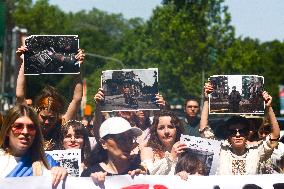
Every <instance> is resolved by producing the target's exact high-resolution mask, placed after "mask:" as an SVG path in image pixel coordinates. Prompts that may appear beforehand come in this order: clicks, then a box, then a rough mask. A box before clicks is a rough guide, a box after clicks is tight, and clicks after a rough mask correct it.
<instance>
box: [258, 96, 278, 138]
mask: <svg viewBox="0 0 284 189" xmlns="http://www.w3.org/2000/svg"><path fill="white" fill-rule="evenodd" d="M262 96H263V99H264V102H265V107H266V113H267V116H268V119H269V122H270V124H271V134H270V140H271V141H278V139H279V136H280V128H279V124H278V122H277V119H276V116H275V114H274V111H273V109H272V97H271V96H270V95H269V94H268V93H267V92H266V91H264V92H263V93H262Z"/></svg>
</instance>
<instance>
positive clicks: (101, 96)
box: [93, 88, 104, 141]
mask: <svg viewBox="0 0 284 189" xmlns="http://www.w3.org/2000/svg"><path fill="white" fill-rule="evenodd" d="M94 100H95V103H96V109H95V121H94V128H93V129H94V134H95V138H96V140H97V141H98V140H99V139H100V137H99V130H100V126H101V124H102V122H103V115H102V112H101V103H103V101H104V91H103V89H102V88H99V89H98V92H97V94H96V95H95V97H94Z"/></svg>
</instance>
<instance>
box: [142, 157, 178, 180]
mask: <svg viewBox="0 0 284 189" xmlns="http://www.w3.org/2000/svg"><path fill="white" fill-rule="evenodd" d="M142 164H144V165H145V166H146V168H147V169H148V171H149V173H150V175H174V172H175V167H176V164H177V161H176V160H172V159H171V157H170V153H169V152H166V153H165V156H164V157H163V158H159V157H158V156H155V155H154V161H153V160H151V159H146V160H144V161H143V162H142Z"/></svg>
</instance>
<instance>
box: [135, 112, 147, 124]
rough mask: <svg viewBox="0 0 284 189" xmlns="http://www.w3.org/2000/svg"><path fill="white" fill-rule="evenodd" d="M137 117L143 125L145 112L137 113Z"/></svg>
mask: <svg viewBox="0 0 284 189" xmlns="http://www.w3.org/2000/svg"><path fill="white" fill-rule="evenodd" d="M135 114H136V116H137V117H138V118H139V120H140V122H141V123H143V122H144V121H145V114H144V112H143V111H137V112H135Z"/></svg>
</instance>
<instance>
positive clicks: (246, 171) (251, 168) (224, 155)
mask: <svg viewBox="0 0 284 189" xmlns="http://www.w3.org/2000/svg"><path fill="white" fill-rule="evenodd" d="M267 142H268V141H263V142H261V143H260V144H259V145H255V146H247V148H246V153H245V154H243V155H241V156H239V155H236V154H234V153H233V152H232V150H231V147H230V145H229V144H228V141H224V142H223V144H222V146H221V151H220V163H219V167H218V170H217V174H218V175H253V174H257V173H258V169H259V165H260V163H261V162H264V161H266V160H267V159H269V158H270V156H271V154H272V152H273V148H270V147H269V146H268V145H267Z"/></svg>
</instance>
